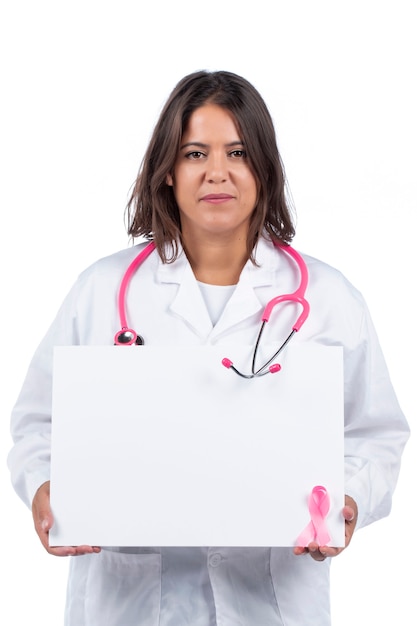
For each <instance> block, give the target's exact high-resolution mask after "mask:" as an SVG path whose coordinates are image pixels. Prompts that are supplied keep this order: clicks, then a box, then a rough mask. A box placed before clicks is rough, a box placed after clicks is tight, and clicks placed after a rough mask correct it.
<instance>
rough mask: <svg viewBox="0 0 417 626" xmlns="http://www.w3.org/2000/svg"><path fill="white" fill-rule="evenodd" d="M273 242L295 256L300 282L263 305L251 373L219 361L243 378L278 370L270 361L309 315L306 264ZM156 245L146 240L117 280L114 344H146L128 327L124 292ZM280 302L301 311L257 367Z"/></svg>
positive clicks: (293, 252)
mask: <svg viewBox="0 0 417 626" xmlns="http://www.w3.org/2000/svg"><path fill="white" fill-rule="evenodd" d="M274 245H275V246H276V248H278V249H279V250H282V251H284V252H285V253H286V254H288V255H289V256H291V257H292V258H293V259H294V261H295V262H296V264H297V266H298V269H299V271H300V284H299V286H298V288H297V289H296V290H295V291H293V292H292V293H287V294H284V295H282V296H276V297H275V298H272V300H270V301H269V302H268V304H267V305H266V307H265V309H264V312H263V314H262V324H261V328H260V330H259V333H258V337H257V340H256V343H255V347H254V350H253V355H252V367H251V373H250V374H244V373H242V372H240V371H239V370H238V369H237V368H236V367H235V366H234V365H233V362H232V361H231V360H230V359H228V358H224V359H223V360H222V364H223V365H224V366H225V367H226V368H228V369H231V370H233V371H234V372H235V373H236V374H238V375H239V376H241V377H242V378H256V377H258V376H264V375H265V374H268V373H271V374H274V373H275V372H279V370H280V369H281V365H279V364H278V363H272V361H274V359H275V358H276V357H277V356H278V355H279V354H280V352H282V350H283V349H284V348H285V346H286V345H287V344H288V342H289V341H290V339H291V338H292V337H293V336H294V334H295V333H296V332H298V331H299V330H300V328H301V326H302V325H303V324H304V322H305V321H306V319H307V317H308V314H309V312H310V305H309V303H308V302H307V300H306V299H305V292H306V289H307V284H308V271H307V266H306V264H305V262H304V259H303V258H302V256H301V255H300V254H299V253H298V252H297V251H296V250H294V248H292V247H291V246H288V245H284V244H279V243H276V242H274ZM155 247H156V246H155V243H154V242H153V241H151V242H150V243H148V245H147V246H145V248H143V250H141V251H140V252H139V254H138V255H137V256H136V258H135V259H133V261H132V263H131V264H130V265H129V267H128V268H127V270H126V272H125V275H124V276H123V278H122V282H121V283H120V289H119V295H118V301H117V303H118V310H119V318H120V325H121V330H119V331H118V332H117V333H116V335H115V337H114V343H115V345H118V346H131V345H137V346H143V344H144V343H145V342H144V340H143V337H141V336H140V335H138V334H137V333H136V332H135V331H134V330H133V329H132V328H129V326H128V323H127V317H126V306H125V304H126V292H127V288H128V286H129V283H130V281H131V279H132V276H133V274H134V273H135V272H136V270H137V269H138V267H139V266H140V265H141V264H142V263H143V262H144V261H145V260H146V259H147V258H148V256H149V255H150V254H151V253H152V252H153V251H154V250H155ZM283 302H293V303H296V304H300V305H301V307H302V311H301V313H300V315H299V317H298V318H297V321H296V322H295V324H294V325H293V327H292V329H291V332H290V334H289V335H288V337H287V338H286V339H285V341H284V342H283V343H282V344H281V346H280V347H279V348H278V350H277V351H276V352H275V353H274V354H273V355H272V357H271V358H270V359H269V360H268V361H266V363H264V364H263V365H262V366H261V367H259V368H258V369H256V357H257V354H258V349H259V344H260V341H261V337H262V333H263V331H264V328H265V324H266V323H267V322H268V321H269V317H270V315H271V313H272V310H273V309H274V307H275V306H277V305H278V304H281V303H283ZM271 364H272V365H271Z"/></svg>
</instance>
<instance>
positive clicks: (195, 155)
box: [185, 150, 205, 161]
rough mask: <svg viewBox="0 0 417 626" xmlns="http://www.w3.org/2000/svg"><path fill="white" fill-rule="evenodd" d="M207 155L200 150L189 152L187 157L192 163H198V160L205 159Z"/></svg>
mask: <svg viewBox="0 0 417 626" xmlns="http://www.w3.org/2000/svg"><path fill="white" fill-rule="evenodd" d="M204 156H205V155H204V153H203V152H200V151H199V150H192V151H191V152H187V154H186V155H185V158H186V159H190V161H197V160H198V159H201V158H203V157H204Z"/></svg>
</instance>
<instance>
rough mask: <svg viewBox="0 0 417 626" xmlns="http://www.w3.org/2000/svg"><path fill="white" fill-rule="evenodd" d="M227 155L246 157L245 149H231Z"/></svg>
mask: <svg viewBox="0 0 417 626" xmlns="http://www.w3.org/2000/svg"><path fill="white" fill-rule="evenodd" d="M229 156H230V157H232V158H233V159H246V156H247V155H246V150H232V151H231V152H229Z"/></svg>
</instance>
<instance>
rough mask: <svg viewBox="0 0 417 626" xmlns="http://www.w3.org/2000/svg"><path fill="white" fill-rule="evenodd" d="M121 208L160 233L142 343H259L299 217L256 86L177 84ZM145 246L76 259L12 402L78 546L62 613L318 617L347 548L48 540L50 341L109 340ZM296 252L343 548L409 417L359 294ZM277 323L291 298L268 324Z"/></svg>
mask: <svg viewBox="0 0 417 626" xmlns="http://www.w3.org/2000/svg"><path fill="white" fill-rule="evenodd" d="M128 217H129V228H128V231H129V234H130V235H131V236H132V237H138V236H144V237H145V238H149V239H152V240H153V241H154V243H155V245H156V252H154V253H153V254H151V256H150V257H149V258H148V259H147V261H146V263H145V264H143V266H141V268H140V270H139V271H138V275H137V276H135V277H134V278H133V279H132V283H131V285H130V288H129V289H130V290H129V299H130V316H131V318H132V320H131V322H132V327H133V328H135V327H136V325H135V324H136V321H138V327H140V328H141V330H143V334H144V335H146V338H147V343H148V344H150V345H173V344H176V345H204V344H215V343H219V344H220V343H225V344H227V343H228V342H229V343H232V342H233V343H237V344H239V345H244V344H253V342H254V340H256V335H257V332H258V327H259V320H260V316H261V313H262V311H263V308H264V306H265V304H266V303H267V302H268V301H269V300H270V299H271V298H273V297H274V296H276V294H277V293H280V292H281V293H282V292H285V291H288V288H289V287H290V286H291V285H292V284H293V283H294V281H295V280H296V279H295V278H294V276H293V272H292V270H291V268H290V266H289V264H288V262H287V261H286V260H285V259H284V258H283V257H284V256H285V255H283V253H279V252H277V250H276V248H275V246H274V245H273V242H278V243H283V244H289V243H290V242H291V240H292V239H293V237H294V226H293V222H292V217H291V211H290V208H289V206H288V203H287V199H286V192H285V177H284V173H283V168H282V164H281V160H280V156H279V153H278V149H277V145H276V138H275V132H274V127H273V124H272V121H271V117H270V115H269V113H268V110H267V108H266V106H265V103H264V102H263V100H262V98H261V97H260V95H259V94H258V92H257V91H256V90H255V89H254V87H253V86H252V85H251V84H249V83H248V82H247V81H246V80H244V79H243V78H241V77H239V76H236V75H234V74H231V73H228V72H213V73H209V72H203V71H202V72H196V73H194V74H191V75H189V76H186V77H185V78H184V79H183V80H181V81H180V82H179V83H178V85H177V86H176V87H175V89H174V90H173V92H172V94H171V96H170V97H169V99H168V101H167V103H166V105H165V107H164V109H163V111H162V113H161V115H160V118H159V121H158V123H157V125H156V127H155V130H154V133H153V137H152V139H151V141H150V145H149V147H148V150H147V152H146V155H145V158H144V161H143V164H142V168H141V171H140V173H139V175H138V178H137V181H136V185H135V187H134V190H133V193H132V197H131V199H130V202H129V205H128ZM143 246H144V244H140V245H139V246H135V247H132V248H129V249H127V250H124V251H122V252H119V253H117V254H115V255H112V256H110V257H108V258H105V259H102V260H100V261H98V262H97V263H95V264H94V265H93V266H92V267H90V268H88V269H87V270H86V271H85V272H83V274H82V275H81V276H80V278H79V279H78V281H77V282H76V284H75V285H74V287H73V289H72V290H71V292H70V293H69V295H68V296H67V298H66V300H65V301H64V303H63V305H62V307H61V309H60V311H59V313H58V315H57V318H56V319H55V321H54V323H53V324H52V326H51V328H50V330H49V332H48V333H47V335H46V337H45V338H44V340H43V341H42V343H41V344H40V346H39V348H38V350H37V352H36V354H35V356H34V358H33V361H32V363H31V365H30V368H29V371H28V374H27V378H26V380H25V383H24V385H23V388H22V391H21V394H20V396H19V398H18V400H17V403H16V406H15V408H14V411H13V416H12V432H13V437H14V442H15V445H14V447H13V449H12V450H11V452H10V456H9V466H10V469H11V473H12V480H13V484H14V486H15V489H16V491H17V492H18V494H19V495H20V496H21V498H22V499H23V500H24V501H25V502H26V503H27V504H28V505H29V506H32V510H33V517H34V522H35V528H36V531H37V533H38V535H39V537H40V539H41V541H42V543H43V545H44V547H45V548H46V550H47V551H48V552H50V553H51V554H55V555H71V556H74V557H77V556H80V555H84V557H83V558H73V559H72V560H71V568H70V575H69V586H68V599H67V607H66V621H65V623H66V625H67V626H83V625H85V626H93V625H94V626H95V625H96V624H97V625H100V626H102V625H103V624H108V625H109V626H116V625H118V626H119V625H120V626H128V625H131V624H132V625H133V624H135V625H139V624H140V625H145V624H146V625H149V626H151V625H153V624H161V625H168V624H170V625H171V624H172V625H182V624H193V626H198V625H200V626H211V625H213V624H219V625H220V624H222V625H224V626H231V625H235V624H236V625H237V624H239V625H247V626H249V625H251V626H253V625H255V624H256V625H258V624H262V626H267V625H274V626H275V625H280V624H285V625H286V626H290V625H299V626H301V625H302V626H305V625H306V624H311V625H317V626H327V625H329V624H330V603H329V567H330V559H329V558H328V557H334V556H336V555H337V554H339V553H340V552H341V549H340V548H333V547H329V546H319V545H317V543H315V542H311V543H310V544H309V545H308V546H307V547H305V548H302V547H296V548H293V549H292V548H244V549H243V548H206V547H202V548H149V547H147V548H140V547H135V548H123V549H122V548H106V549H104V548H103V549H100V548H99V547H95V546H77V547H58V548H51V547H49V545H48V532H49V529H50V528H51V527H52V525H53V515H52V512H51V510H50V506H49V461H50V449H49V442H50V428H51V407H50V394H51V378H52V376H51V367H52V348H53V346H54V345H57V344H58V345H72V344H76V345H77V344H90V345H103V344H104V345H105V344H108V343H109V338H112V337H113V336H114V330H115V329H117V326H118V320H117V310H116V307H115V301H116V294H117V291H118V287H119V283H120V281H121V279H122V276H123V274H124V272H125V270H126V267H127V266H128V265H129V264H130V263H131V261H132V260H133V259H134V258H135V256H136V255H137V253H138V248H141V247H143ZM304 260H305V262H306V264H307V266H308V271H309V276H310V280H309V287H308V299H309V302H310V305H311V312H310V316H309V318H308V322H307V323H306V324H305V325H304V327H303V329H302V332H300V333H299V334H297V337H296V338H295V339H294V341H303V342H316V343H320V344H324V345H341V346H343V348H344V376H345V477H346V478H345V485H346V494H347V495H346V502H345V504H346V505H345V507H344V509H343V511H342V514H343V516H344V518H345V529H346V531H345V535H346V546H348V545H349V543H350V540H351V538H352V534H353V532H354V530H355V528H358V527H361V526H364V525H366V524H369V523H370V522H372V521H375V520H377V519H378V518H381V517H383V516H385V515H387V514H388V513H389V510H390V506H391V497H392V493H393V490H394V488H395V484H396V481H397V477H398V472H399V466H400V457H401V454H402V450H403V447H404V445H405V443H406V441H407V438H408V427H407V423H406V421H405V418H404V416H403V414H402V412H401V409H400V407H399V406H398V403H397V400H396V397H395V393H394V391H393V389H392V386H391V383H390V379H389V375H388V372H387V368H386V365H385V362H384V358H383V356H382V353H381V350H380V347H379V344H378V340H377V337H376V335H375V331H374V328H373V325H372V322H371V319H370V316H369V313H368V311H367V307H366V304H365V303H364V301H363V298H362V296H361V295H360V294H359V293H358V292H357V290H356V289H355V288H354V287H353V286H352V285H351V284H350V283H349V282H348V281H347V280H346V279H345V278H344V277H343V276H342V275H341V274H340V273H339V272H338V271H337V270H335V269H333V268H331V267H329V266H328V265H326V264H324V263H322V262H320V261H318V260H316V259H313V258H311V257H307V256H305V257H304ZM139 274H140V277H139ZM143 293H146V299H144V298H141V297H140V295H141V294H143ZM329 294H331V297H329ZM135 302H140V305H139V307H138V310H136V307H135V306H134V305H133V304H132V303H135ZM248 302H249V303H250V306H246V303H248ZM139 320H140V322H139ZM286 328H288V320H287V319H286V313H285V311H284V312H283V313H282V314H280V315H277V319H276V320H274V333H276V334H279V333H280V332H282V333H284V334H285V329H286ZM271 497H273V494H271ZM302 554H305V555H307V554H308V555H310V556H304V557H302V556H301V555H302ZM214 557H216V558H214ZM310 557H312V558H310Z"/></svg>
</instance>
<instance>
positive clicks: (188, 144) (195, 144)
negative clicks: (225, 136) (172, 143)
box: [180, 141, 245, 150]
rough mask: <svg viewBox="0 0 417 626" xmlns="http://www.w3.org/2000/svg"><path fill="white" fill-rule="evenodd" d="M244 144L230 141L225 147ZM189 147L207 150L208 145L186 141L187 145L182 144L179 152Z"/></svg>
mask: <svg viewBox="0 0 417 626" xmlns="http://www.w3.org/2000/svg"><path fill="white" fill-rule="evenodd" d="M244 145H245V144H244V142H243V141H231V142H230V143H226V144H225V147H226V148H232V147H233V146H244ZM191 146H195V147H197V148H209V147H210V146H209V144H207V143H202V142H201V141H188V142H187V143H184V144H183V145H182V146H180V150H184V148H190V147H191Z"/></svg>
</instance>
